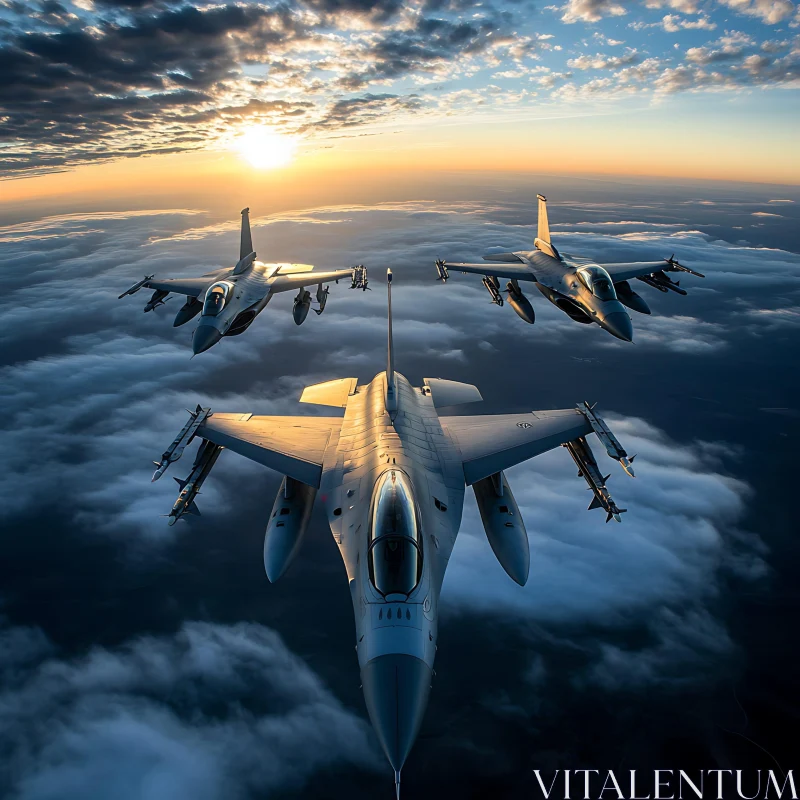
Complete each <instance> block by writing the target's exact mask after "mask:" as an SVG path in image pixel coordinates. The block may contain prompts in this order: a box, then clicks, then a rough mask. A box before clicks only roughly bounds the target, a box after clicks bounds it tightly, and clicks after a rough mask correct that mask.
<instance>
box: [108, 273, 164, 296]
mask: <svg viewBox="0 0 800 800" xmlns="http://www.w3.org/2000/svg"><path fill="white" fill-rule="evenodd" d="M153 278H155V273H153V274H152V275H145V276H144V278H142V279H141V280H140V281H138V282H137V283H134V284H133V286H131V288H130V289H128V290H126V291H124V292H123V293H122V294H121V295H120V296H119V297H118V298H117V300H122V298H123V297H127V296H128V295H129V294H136V292H138V291H139V289H141V288H142V286H144V285H145V284H146V283H147V281H151V280H153Z"/></svg>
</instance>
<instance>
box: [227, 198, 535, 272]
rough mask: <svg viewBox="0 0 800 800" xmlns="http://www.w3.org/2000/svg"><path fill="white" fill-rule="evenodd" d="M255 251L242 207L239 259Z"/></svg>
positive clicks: (248, 224)
mask: <svg viewBox="0 0 800 800" xmlns="http://www.w3.org/2000/svg"><path fill="white" fill-rule="evenodd" d="M539 218H540V219H541V217H539ZM252 252H253V239H252V237H251V236H250V209H249V208H243V209H242V239H241V244H240V245H239V261H241V260H242V259H243V258H244V257H245V256H249V255H250V253H252Z"/></svg>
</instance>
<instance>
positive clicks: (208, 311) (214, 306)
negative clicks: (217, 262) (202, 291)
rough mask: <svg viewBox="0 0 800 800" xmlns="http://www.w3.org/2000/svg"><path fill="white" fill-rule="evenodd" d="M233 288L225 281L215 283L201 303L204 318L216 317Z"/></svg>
mask: <svg viewBox="0 0 800 800" xmlns="http://www.w3.org/2000/svg"><path fill="white" fill-rule="evenodd" d="M232 289H233V286H231V284H230V283H228V282H227V281H220V282H219V283H215V284H214V285H213V286H212V287H211V288H210V289H209V290H208V291H207V292H206V299H205V302H204V303H203V314H202V316H204V317H216V316H217V315H218V314H219V312H220V311H222V309H223V308H225V304H226V303H227V302H228V298H229V297H230V295H231V290H232Z"/></svg>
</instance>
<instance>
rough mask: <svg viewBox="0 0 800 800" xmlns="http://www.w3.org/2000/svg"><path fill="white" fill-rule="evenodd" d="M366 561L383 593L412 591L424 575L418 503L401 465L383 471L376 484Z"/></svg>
mask: <svg viewBox="0 0 800 800" xmlns="http://www.w3.org/2000/svg"><path fill="white" fill-rule="evenodd" d="M367 561H368V563H369V577H370V580H371V581H372V585H373V586H374V587H375V588H376V589H377V590H378V591H379V592H380V593H381V594H382V595H384V596H386V595H391V594H405V595H408V594H411V592H412V591H413V590H414V589H415V587H416V585H417V584H418V583H419V579H420V577H421V576H422V552H421V550H420V532H419V524H418V518H417V507H416V504H415V503H414V494H413V490H412V488H411V483H410V482H409V479H408V477H407V476H406V475H405V474H404V473H403V472H401V471H400V470H398V469H390V470H387V471H386V472H384V473H383V475H381V477H380V478H379V479H378V482H377V484H376V485H375V492H374V494H373V498H372V518H371V520H370V531H369V554H368V557H367Z"/></svg>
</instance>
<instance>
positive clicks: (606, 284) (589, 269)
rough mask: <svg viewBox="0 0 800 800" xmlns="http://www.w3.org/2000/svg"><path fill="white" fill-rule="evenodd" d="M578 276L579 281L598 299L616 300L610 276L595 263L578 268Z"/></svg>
mask: <svg viewBox="0 0 800 800" xmlns="http://www.w3.org/2000/svg"><path fill="white" fill-rule="evenodd" d="M578 277H579V278H580V279H581V283H583V285H584V286H585V287H586V288H587V289H588V290H589V291H590V292H591V293H592V294H593V295H594V296H595V297H596V298H597V299H598V300H616V299H617V293H616V291H615V290H614V281H612V280H611V276H610V275H609V274H608V273H607V272H606V271H605V270H604V269H603V268H602V267H601V266H598V265H597V264H590V265H588V266H586V267H580V268H579V269H578Z"/></svg>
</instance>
